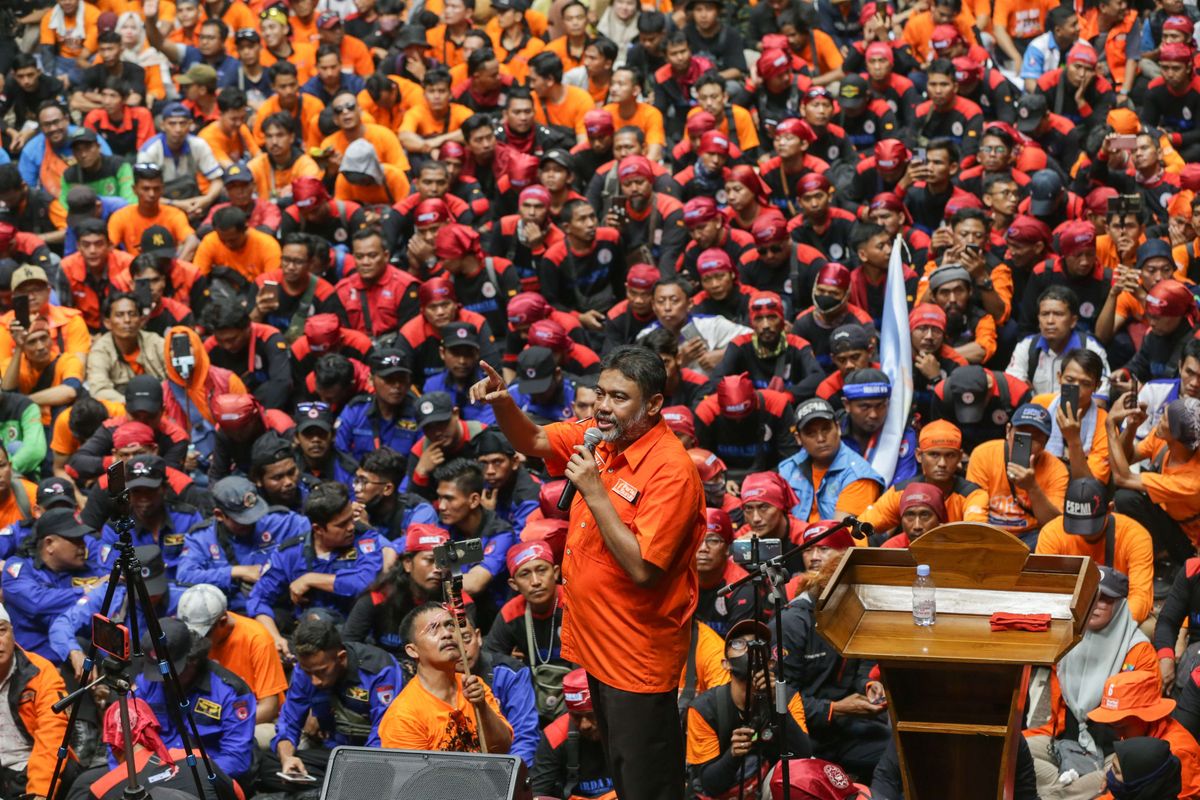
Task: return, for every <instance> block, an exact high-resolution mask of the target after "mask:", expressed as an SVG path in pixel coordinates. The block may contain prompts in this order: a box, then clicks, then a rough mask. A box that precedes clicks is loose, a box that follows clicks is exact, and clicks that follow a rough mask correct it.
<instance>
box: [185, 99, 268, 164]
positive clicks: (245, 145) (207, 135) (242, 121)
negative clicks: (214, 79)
mask: <svg viewBox="0 0 1200 800" xmlns="http://www.w3.org/2000/svg"><path fill="white" fill-rule="evenodd" d="M217 109H218V110H219V111H220V112H221V113H220V115H219V116H218V117H217V119H216V120H215V121H213V122H210V123H208V124H207V125H205V126H204V128H203V129H202V130H201V131H200V138H201V139H203V140H204V141H206V142H208V146H209V147H211V148H212V152H213V156H214V157H215V158H216V159H217V163H218V164H220V165H221V166H222V167H223V168H228V167H229V165H230V164H234V163H237V162H243V161H248V160H249V159H251V158H252V157H254V156H256V155H258V153H259V148H258V143H257V142H256V141H254V137H253V136H251V135H250V129H249V128H247V127H246V115H247V113H248V109H247V108H246V93H245V92H243V91H242V90H241V89H239V88H237V87H236V86H226V87H225V88H224V89H222V90H221V93H220V94H219V95H217Z"/></svg>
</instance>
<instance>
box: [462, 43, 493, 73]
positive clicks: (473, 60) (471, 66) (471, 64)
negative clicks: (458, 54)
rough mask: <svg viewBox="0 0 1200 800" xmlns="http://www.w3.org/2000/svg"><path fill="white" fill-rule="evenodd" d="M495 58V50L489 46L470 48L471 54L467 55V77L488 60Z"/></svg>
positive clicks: (477, 70)
mask: <svg viewBox="0 0 1200 800" xmlns="http://www.w3.org/2000/svg"><path fill="white" fill-rule="evenodd" d="M489 41H490V40H489ZM495 60H496V52H495V51H494V50H492V48H491V47H481V48H479V49H478V50H472V51H471V55H469V56H467V77H468V78H469V77H471V76H473V75H474V74H475V73H476V72H479V70H481V69H483V67H484V65H485V64H487V63H488V62H489V61H495Z"/></svg>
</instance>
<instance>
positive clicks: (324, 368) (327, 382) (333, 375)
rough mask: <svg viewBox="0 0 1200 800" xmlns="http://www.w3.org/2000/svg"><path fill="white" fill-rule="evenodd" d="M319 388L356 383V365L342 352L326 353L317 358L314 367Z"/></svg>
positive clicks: (314, 375) (314, 374)
mask: <svg viewBox="0 0 1200 800" xmlns="http://www.w3.org/2000/svg"><path fill="white" fill-rule="evenodd" d="M313 377H314V378H316V381H317V388H318V389H332V388H333V387H335V386H353V385H354V365H353V364H351V363H350V359H348V358H346V357H345V356H344V355H342V354H341V353H326V354H325V355H323V356H321V357H320V358H318V359H317V364H316V366H314V367H313Z"/></svg>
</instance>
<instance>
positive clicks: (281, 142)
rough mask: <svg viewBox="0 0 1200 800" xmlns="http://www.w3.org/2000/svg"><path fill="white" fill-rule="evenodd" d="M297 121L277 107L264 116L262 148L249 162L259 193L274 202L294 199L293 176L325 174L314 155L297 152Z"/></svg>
mask: <svg viewBox="0 0 1200 800" xmlns="http://www.w3.org/2000/svg"><path fill="white" fill-rule="evenodd" d="M285 63H286V62H285ZM288 66H291V65H290V64H289V65H288ZM309 99H310V100H311V99H312V98H309ZM295 125H296V119H295V118H294V117H292V116H291V115H290V114H288V113H287V112H286V111H276V112H275V113H274V114H272V115H271V116H269V117H267V118H266V119H265V120H262V133H263V136H264V138H265V143H264V145H263V152H261V153H259V154H258V155H256V156H255V157H254V158H252V159H250V163H249V164H247V167H248V168H249V169H250V174H251V175H253V176H254V190H255V192H257V194H258V196H259V197H260V198H262V199H264V200H269V201H271V202H272V203H278V202H279V201H280V200H282V201H283V202H282V203H281V205H284V206H286V205H288V204H290V203H291V198H292V181H293V180H295V179H296V178H304V177H309V178H317V179H318V180H320V178H321V176H322V172H321V168H320V167H319V166H317V162H316V161H313V159H312V157H311V156H309V155H308V154H307V153H300V154H298V155H297V153H296V128H295Z"/></svg>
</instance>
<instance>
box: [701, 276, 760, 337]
mask: <svg viewBox="0 0 1200 800" xmlns="http://www.w3.org/2000/svg"><path fill="white" fill-rule="evenodd" d="M752 294H754V289H751V288H750V287H749V286H746V285H745V284H742V283H735V284H734V286H733V290H732V291H731V292H730V293H729V294H728V295H726V296H725V298H724V299H722V300H717V299H716V298H714V297H713V296H711V295H710V294H709V293H708V291H707V290H704V289H701V290H700V291H699V292H697V293H696V294H695V296H694V297H692V311H693V313H695V314H700V315H703V316H706V317H724V318H725V319H728V320H731V321H733V322H736V323H738V324H739V325H746V326H749V324H750V295H752Z"/></svg>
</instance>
